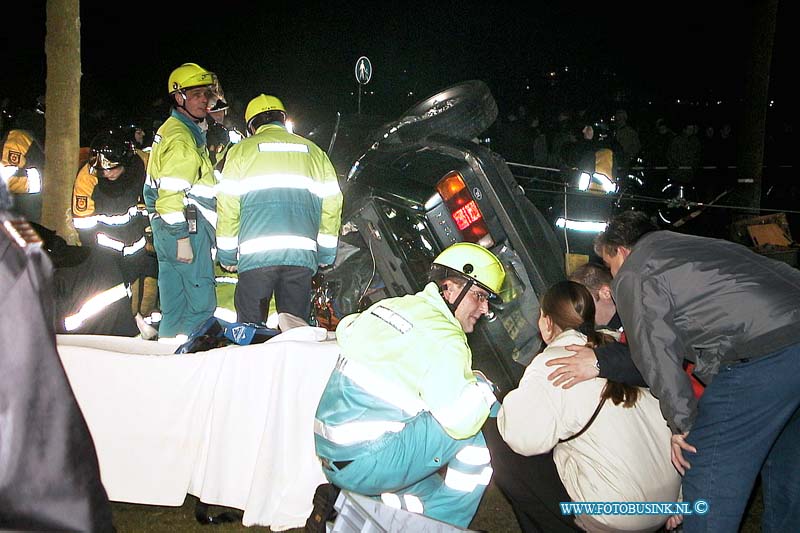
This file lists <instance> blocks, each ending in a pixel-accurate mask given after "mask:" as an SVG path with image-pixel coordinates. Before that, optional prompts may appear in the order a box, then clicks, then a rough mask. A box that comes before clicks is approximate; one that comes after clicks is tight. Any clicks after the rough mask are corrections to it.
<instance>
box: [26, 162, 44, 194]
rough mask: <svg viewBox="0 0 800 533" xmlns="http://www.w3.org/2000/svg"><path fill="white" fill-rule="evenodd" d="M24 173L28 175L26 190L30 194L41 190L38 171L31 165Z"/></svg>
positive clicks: (40, 178) (40, 179)
mask: <svg viewBox="0 0 800 533" xmlns="http://www.w3.org/2000/svg"><path fill="white" fill-rule="evenodd" d="M25 174H27V176H28V192H29V193H30V194H36V193H40V192H42V177H41V175H40V174H39V171H38V170H36V169H35V168H33V167H31V168H29V169H26V170H25Z"/></svg>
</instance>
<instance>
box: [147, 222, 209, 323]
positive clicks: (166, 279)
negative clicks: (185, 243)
mask: <svg viewBox="0 0 800 533" xmlns="http://www.w3.org/2000/svg"><path fill="white" fill-rule="evenodd" d="M152 227H153V244H154V245H155V248H156V253H157V254H158V293H159V299H160V305H161V315H162V316H161V324H160V325H159V326H158V336H159V337H160V338H172V337H175V336H176V335H189V334H191V333H192V331H193V330H194V329H195V328H197V327H198V326H199V325H200V324H202V323H203V322H204V321H205V320H206V319H208V317H210V316H212V315H213V314H214V309H215V308H216V305H217V298H216V295H215V293H214V264H213V262H212V260H211V246H212V244H213V243H214V228H213V227H212V226H211V224H209V223H208V222H205V221H204V220H198V224H197V233H195V234H192V235H189V242H190V243H191V244H192V254H193V255H194V259H193V260H192V262H191V263H180V262H178V260H177V252H178V245H177V242H178V240H177V239H176V238H175V236H174V235H172V234H171V233H170V232H169V230H168V226H167V225H166V224H165V223H164V221H163V220H161V219H160V218H155V219H153V221H152Z"/></svg>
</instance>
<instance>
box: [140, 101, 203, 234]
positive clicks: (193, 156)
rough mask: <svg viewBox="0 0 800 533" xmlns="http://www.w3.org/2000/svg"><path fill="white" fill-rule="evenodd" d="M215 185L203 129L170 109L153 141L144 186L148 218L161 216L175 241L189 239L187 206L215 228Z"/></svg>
mask: <svg viewBox="0 0 800 533" xmlns="http://www.w3.org/2000/svg"><path fill="white" fill-rule="evenodd" d="M215 186H216V178H215V177H214V169H213V167H212V165H211V160H210V159H209V158H208V149H207V148H206V141H205V136H204V134H203V132H202V130H200V128H199V127H198V126H197V124H195V123H193V122H191V121H190V120H189V119H187V118H186V117H184V116H183V115H182V114H180V113H178V112H177V111H175V110H173V111H172V114H171V115H170V117H169V118H168V119H167V120H166V121H165V122H164V124H163V125H162V126H161V127H160V128H159V129H158V132H157V133H156V135H155V137H154V138H153V149H152V151H151V152H150V160H149V162H148V165H147V179H146V181H145V185H144V201H145V204H146V205H147V210H148V211H149V212H150V213H151V216H159V217H161V219H162V220H163V221H164V222H165V223H166V224H167V225H168V226H169V231H170V234H172V235H173V236H174V237H175V238H176V239H181V238H184V237H188V236H189V227H188V225H187V223H186V216H185V215H184V207H185V206H186V205H188V204H193V205H195V206H196V207H197V211H198V214H199V215H201V216H202V218H203V219H204V220H205V221H206V222H208V223H209V224H211V225H212V226H215V227H216V224H217V214H216V191H215ZM199 220H200V217H198V221H199Z"/></svg>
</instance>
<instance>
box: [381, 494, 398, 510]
mask: <svg viewBox="0 0 800 533" xmlns="http://www.w3.org/2000/svg"><path fill="white" fill-rule="evenodd" d="M381 501H382V502H383V503H384V505H388V506H389V507H394V508H395V509H402V508H403V504H401V503H400V497H399V496H398V495H397V494H392V493H391V492H384V493H383V494H381Z"/></svg>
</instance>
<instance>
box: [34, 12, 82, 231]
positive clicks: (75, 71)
mask: <svg viewBox="0 0 800 533" xmlns="http://www.w3.org/2000/svg"><path fill="white" fill-rule="evenodd" d="M79 5H80V1H79V0H47V36H46V37H45V53H46V54H47V93H46V99H45V105H46V107H47V110H46V112H45V118H46V130H45V174H44V177H43V179H42V224H43V225H44V226H46V227H48V228H51V229H54V230H55V231H56V233H58V234H59V235H61V236H62V237H64V238H65V239H67V241H68V242H70V243H73V244H74V243H75V241H77V238H76V234H75V229H74V228H73V227H72V217H71V215H70V204H71V198H72V184H73V182H74V181H75V174H76V173H77V171H78V168H77V167H78V150H79V148H80V147H79V143H80V140H79V139H80V137H79V134H80V89H81V33H80V10H79Z"/></svg>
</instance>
